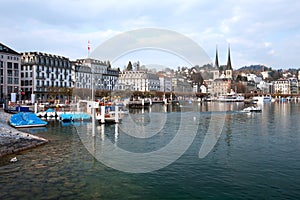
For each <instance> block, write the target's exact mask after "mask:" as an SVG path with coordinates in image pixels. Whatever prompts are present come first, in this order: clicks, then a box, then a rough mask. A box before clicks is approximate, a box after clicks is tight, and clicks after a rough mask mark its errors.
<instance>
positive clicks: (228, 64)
mask: <svg viewBox="0 0 300 200" xmlns="http://www.w3.org/2000/svg"><path fill="white" fill-rule="evenodd" d="M226 70H232V66H231V59H230V46H228V59H227V66H226Z"/></svg>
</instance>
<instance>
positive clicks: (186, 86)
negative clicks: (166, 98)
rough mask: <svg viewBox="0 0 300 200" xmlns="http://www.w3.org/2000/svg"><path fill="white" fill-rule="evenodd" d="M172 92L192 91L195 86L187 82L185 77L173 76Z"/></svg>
mask: <svg viewBox="0 0 300 200" xmlns="http://www.w3.org/2000/svg"><path fill="white" fill-rule="evenodd" d="M172 92H179V93H191V92H193V87H192V86H191V84H190V83H188V82H187V80H186V79H185V78H182V77H173V78H172Z"/></svg>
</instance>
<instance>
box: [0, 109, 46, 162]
mask: <svg viewBox="0 0 300 200" xmlns="http://www.w3.org/2000/svg"><path fill="white" fill-rule="evenodd" d="M9 117H10V114H8V113H5V112H4V111H3V110H0V157H1V156H4V155H8V154H12V153H16V152H19V151H23V150H26V149H29V148H33V147H36V146H39V145H42V144H45V143H47V142H48V140H46V139H44V138H41V137H38V136H34V135H31V134H29V133H24V132H21V131H19V130H17V129H15V128H13V127H11V126H10V125H8V120H9Z"/></svg>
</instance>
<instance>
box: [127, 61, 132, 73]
mask: <svg viewBox="0 0 300 200" xmlns="http://www.w3.org/2000/svg"><path fill="white" fill-rule="evenodd" d="M127 71H132V64H131V61H129V62H128V65H127Z"/></svg>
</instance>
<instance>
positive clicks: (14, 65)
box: [0, 43, 22, 102]
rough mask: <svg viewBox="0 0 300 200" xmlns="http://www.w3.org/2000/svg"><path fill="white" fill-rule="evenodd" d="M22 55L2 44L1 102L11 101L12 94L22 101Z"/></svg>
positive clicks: (0, 46) (0, 63) (0, 60)
mask: <svg viewBox="0 0 300 200" xmlns="http://www.w3.org/2000/svg"><path fill="white" fill-rule="evenodd" d="M20 68H21V54H19V53H18V52H16V51H15V50H13V49H11V48H9V47H7V46H6V45H4V44H2V43H0V94H1V99H0V101H1V102H3V101H4V99H10V94H11V93H17V94H18V95H19V97H18V99H21V95H22V90H21V87H20V86H21V80H20Z"/></svg>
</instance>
